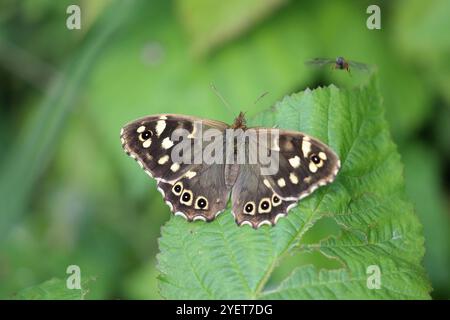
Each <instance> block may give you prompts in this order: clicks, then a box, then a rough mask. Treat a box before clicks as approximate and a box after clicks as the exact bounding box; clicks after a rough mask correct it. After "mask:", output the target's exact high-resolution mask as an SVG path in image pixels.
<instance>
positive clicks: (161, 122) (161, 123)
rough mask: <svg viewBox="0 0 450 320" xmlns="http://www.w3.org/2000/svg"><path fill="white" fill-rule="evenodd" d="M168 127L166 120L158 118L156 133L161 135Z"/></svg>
mask: <svg viewBox="0 0 450 320" xmlns="http://www.w3.org/2000/svg"><path fill="white" fill-rule="evenodd" d="M165 128H166V121H165V120H158V122H156V128H155V129H156V135H157V136H158V137H159V136H160V135H161V133H163V131H164V129H165Z"/></svg>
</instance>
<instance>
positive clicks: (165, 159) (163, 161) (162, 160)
mask: <svg viewBox="0 0 450 320" xmlns="http://www.w3.org/2000/svg"><path fill="white" fill-rule="evenodd" d="M167 161H169V156H168V155H165V156H162V157H161V158H159V160H158V163H159V164H164V163H166V162H167Z"/></svg>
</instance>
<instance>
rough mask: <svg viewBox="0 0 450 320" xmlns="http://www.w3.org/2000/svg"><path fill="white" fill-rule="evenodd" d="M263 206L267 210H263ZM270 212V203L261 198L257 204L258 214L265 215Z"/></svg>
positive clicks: (268, 199)
mask: <svg viewBox="0 0 450 320" xmlns="http://www.w3.org/2000/svg"><path fill="white" fill-rule="evenodd" d="M263 204H264V205H266V206H267V208H265V209H264V208H263ZM270 210H272V203H271V202H270V198H262V199H261V201H260V202H259V206H258V213H267V212H270Z"/></svg>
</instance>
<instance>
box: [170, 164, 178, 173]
mask: <svg viewBox="0 0 450 320" xmlns="http://www.w3.org/2000/svg"><path fill="white" fill-rule="evenodd" d="M178 169H180V164H179V163H176V162H175V163H174V164H172V165H171V166H170V170H172V171H173V172H177V171H178Z"/></svg>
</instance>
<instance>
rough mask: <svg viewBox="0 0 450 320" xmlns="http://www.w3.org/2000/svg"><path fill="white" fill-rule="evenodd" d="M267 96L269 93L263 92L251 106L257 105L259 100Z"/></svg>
mask: <svg viewBox="0 0 450 320" xmlns="http://www.w3.org/2000/svg"><path fill="white" fill-rule="evenodd" d="M268 94H269V91H266V92H264V93H263V94H262V95H260V96H259V97H258V99H256V100H255V102H253V104H257V103H258V102H259V100H261V99H262V98H264V97H265V96H266V95H268Z"/></svg>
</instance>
